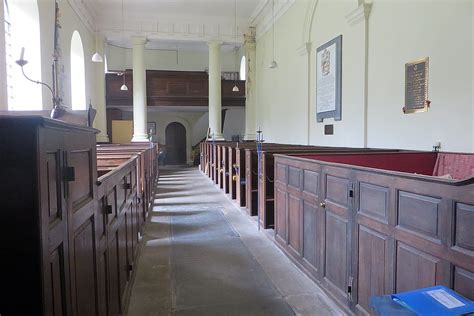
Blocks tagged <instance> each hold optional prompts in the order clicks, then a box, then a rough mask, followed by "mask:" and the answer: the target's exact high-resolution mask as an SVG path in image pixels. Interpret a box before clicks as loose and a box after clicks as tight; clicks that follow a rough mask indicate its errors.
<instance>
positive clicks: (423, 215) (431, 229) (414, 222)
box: [398, 191, 441, 239]
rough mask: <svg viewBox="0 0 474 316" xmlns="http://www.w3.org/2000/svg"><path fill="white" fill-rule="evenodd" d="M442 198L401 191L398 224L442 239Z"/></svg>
mask: <svg viewBox="0 0 474 316" xmlns="http://www.w3.org/2000/svg"><path fill="white" fill-rule="evenodd" d="M440 203H441V200H440V199H436V198H433V197H429V196H425V195H419V194H414V193H409V192H403V191H400V192H399V194H398V225H399V226H400V227H403V228H405V229H408V230H411V231H413V232H416V233H418V234H421V235H425V236H428V237H431V238H436V239H440V236H439V225H438V223H439V220H440V219H439V216H440V215H441V214H440Z"/></svg>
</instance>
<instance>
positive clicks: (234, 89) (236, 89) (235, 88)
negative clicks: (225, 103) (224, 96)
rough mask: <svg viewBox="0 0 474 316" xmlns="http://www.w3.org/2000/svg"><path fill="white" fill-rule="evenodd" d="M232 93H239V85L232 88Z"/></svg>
mask: <svg viewBox="0 0 474 316" xmlns="http://www.w3.org/2000/svg"><path fill="white" fill-rule="evenodd" d="M232 91H233V92H239V91H240V89H239V87H237V85H235V86H234V87H233V88H232Z"/></svg>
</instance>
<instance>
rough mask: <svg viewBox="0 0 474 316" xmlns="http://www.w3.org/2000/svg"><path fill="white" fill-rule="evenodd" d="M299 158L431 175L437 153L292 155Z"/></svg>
mask: <svg viewBox="0 0 474 316" xmlns="http://www.w3.org/2000/svg"><path fill="white" fill-rule="evenodd" d="M292 156H298V157H301V158H308V159H314V160H321V161H326V162H335V163H342V164H347V165H354V166H360V167H369V168H376V169H383V170H390V171H399V172H407V173H417V174H423V175H427V176H431V175H433V170H434V166H435V164H436V158H437V153H435V152H417V153H407V152H391V153H339V154H328V155H321V154H319V155H317V154H316V155H292Z"/></svg>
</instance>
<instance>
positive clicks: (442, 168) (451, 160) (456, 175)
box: [433, 153, 474, 179]
mask: <svg viewBox="0 0 474 316" xmlns="http://www.w3.org/2000/svg"><path fill="white" fill-rule="evenodd" d="M448 174H449V175H451V177H453V179H468V178H471V177H474V154H460V153H439V154H438V159H437V160H436V165H435V167H434V171H433V175H434V176H444V175H448Z"/></svg>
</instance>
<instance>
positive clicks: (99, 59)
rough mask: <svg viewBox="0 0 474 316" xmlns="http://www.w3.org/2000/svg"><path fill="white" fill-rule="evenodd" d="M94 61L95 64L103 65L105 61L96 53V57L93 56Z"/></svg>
mask: <svg viewBox="0 0 474 316" xmlns="http://www.w3.org/2000/svg"><path fill="white" fill-rule="evenodd" d="M92 61H93V62H95V63H101V62H103V61H104V60H103V59H102V56H100V54H99V53H97V52H96V53H95V54H94V55H92Z"/></svg>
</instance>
